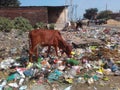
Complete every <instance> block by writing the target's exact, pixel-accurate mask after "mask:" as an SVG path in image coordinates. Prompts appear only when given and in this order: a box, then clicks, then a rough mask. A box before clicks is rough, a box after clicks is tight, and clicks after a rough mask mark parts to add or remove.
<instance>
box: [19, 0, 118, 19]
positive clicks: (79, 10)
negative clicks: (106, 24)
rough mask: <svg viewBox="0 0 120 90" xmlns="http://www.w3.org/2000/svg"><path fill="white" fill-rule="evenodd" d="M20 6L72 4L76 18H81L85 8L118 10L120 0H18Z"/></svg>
mask: <svg viewBox="0 0 120 90" xmlns="http://www.w3.org/2000/svg"><path fill="white" fill-rule="evenodd" d="M19 1H20V3H21V6H62V5H66V4H67V5H71V3H70V1H72V5H73V6H76V9H75V8H74V9H73V11H74V14H76V17H77V18H81V17H82V16H83V14H84V13H85V10H86V9H89V8H97V9H98V12H100V11H103V10H106V9H107V10H111V11H113V12H119V11H120V0H19Z"/></svg>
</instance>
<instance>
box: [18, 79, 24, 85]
mask: <svg viewBox="0 0 120 90" xmlns="http://www.w3.org/2000/svg"><path fill="white" fill-rule="evenodd" d="M23 82H24V79H23V78H21V79H20V81H19V85H20V86H21V85H22V83H23Z"/></svg>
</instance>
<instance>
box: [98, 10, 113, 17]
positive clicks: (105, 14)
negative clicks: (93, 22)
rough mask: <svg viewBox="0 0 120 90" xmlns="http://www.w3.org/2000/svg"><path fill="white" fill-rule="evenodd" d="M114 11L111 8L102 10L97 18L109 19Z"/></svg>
mask: <svg viewBox="0 0 120 90" xmlns="http://www.w3.org/2000/svg"><path fill="white" fill-rule="evenodd" d="M112 13H113V12H112V11H110V10H105V11H101V12H99V13H98V16H97V18H98V19H109V18H111V17H110V14H112Z"/></svg>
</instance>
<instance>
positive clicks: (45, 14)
mask: <svg viewBox="0 0 120 90" xmlns="http://www.w3.org/2000/svg"><path fill="white" fill-rule="evenodd" d="M67 10H68V8H67V6H27V7H26V6H25V7H18V8H0V16H1V17H7V18H10V19H14V18H15V17H20V16H22V17H24V18H26V19H28V20H29V21H30V23H31V24H32V25H34V24H36V23H37V22H43V23H49V24H51V23H54V24H56V27H58V28H63V27H64V25H65V23H66V22H67V13H68V11H67Z"/></svg>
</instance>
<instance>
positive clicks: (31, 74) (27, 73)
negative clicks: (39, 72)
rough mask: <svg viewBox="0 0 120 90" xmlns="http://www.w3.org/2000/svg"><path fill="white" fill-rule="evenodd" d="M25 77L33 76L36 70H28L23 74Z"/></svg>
mask: <svg viewBox="0 0 120 90" xmlns="http://www.w3.org/2000/svg"><path fill="white" fill-rule="evenodd" d="M23 73H24V75H25V76H33V74H34V70H33V69H28V70H26V71H24V72H23Z"/></svg>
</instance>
